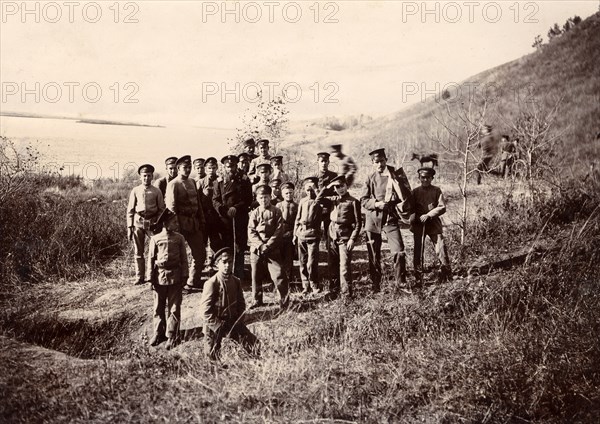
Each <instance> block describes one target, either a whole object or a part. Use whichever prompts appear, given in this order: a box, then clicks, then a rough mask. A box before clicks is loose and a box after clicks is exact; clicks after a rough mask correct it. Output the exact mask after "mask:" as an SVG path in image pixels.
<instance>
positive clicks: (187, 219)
mask: <svg viewBox="0 0 600 424" xmlns="http://www.w3.org/2000/svg"><path fill="white" fill-rule="evenodd" d="M165 203H166V205H167V208H169V210H170V211H171V212H173V213H175V214H176V215H177V222H178V224H179V231H180V232H189V233H195V232H196V231H201V230H202V229H203V228H204V224H205V220H204V211H203V210H202V205H201V203H200V196H199V194H198V189H197V187H196V181H194V180H193V179H192V178H185V179H184V178H183V177H182V176H181V175H178V176H177V178H174V179H173V180H172V181H171V182H170V183H169V184H167V193H166V196H165Z"/></svg>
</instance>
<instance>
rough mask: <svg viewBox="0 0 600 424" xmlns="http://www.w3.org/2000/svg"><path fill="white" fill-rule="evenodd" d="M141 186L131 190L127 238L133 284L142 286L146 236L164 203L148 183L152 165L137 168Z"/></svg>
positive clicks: (157, 190)
mask: <svg viewBox="0 0 600 424" xmlns="http://www.w3.org/2000/svg"><path fill="white" fill-rule="evenodd" d="M138 174H139V176H140V179H141V180H142V184H140V185H139V186H137V187H135V188H134V189H133V190H131V193H130V194H129V203H128V205H127V238H129V240H133V246H134V249H133V252H134V255H135V280H134V284H144V269H145V267H146V265H145V262H144V245H145V243H146V236H148V237H152V235H153V232H152V231H151V227H152V226H153V225H154V223H155V222H156V220H157V219H158V217H159V216H160V214H161V213H162V211H164V210H165V202H164V200H163V195H162V193H161V192H160V190H159V189H158V188H156V187H154V186H152V185H151V184H150V183H151V182H152V177H153V176H154V167H153V166H152V165H148V164H146V165H142V166H140V167H139V168H138Z"/></svg>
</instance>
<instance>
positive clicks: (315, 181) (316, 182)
mask: <svg viewBox="0 0 600 424" xmlns="http://www.w3.org/2000/svg"><path fill="white" fill-rule="evenodd" d="M307 183H313V184H314V185H319V179H318V178H317V177H306V178H305V179H303V180H302V184H307Z"/></svg>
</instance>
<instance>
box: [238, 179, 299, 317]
mask: <svg viewBox="0 0 600 424" xmlns="http://www.w3.org/2000/svg"><path fill="white" fill-rule="evenodd" d="M256 201H257V202H258V207H257V208H256V209H254V210H253V211H252V212H250V218H249V220H248V243H249V245H250V266H251V268H252V297H253V303H252V305H250V308H257V307H260V306H263V305H264V304H263V293H262V283H263V279H264V269H265V267H266V268H268V270H269V274H270V276H271V278H272V279H273V281H274V282H275V286H276V288H277V292H278V293H279V305H280V307H281V308H282V309H283V308H286V307H287V306H288V302H289V297H288V280H287V277H286V275H285V272H284V270H283V267H282V259H281V240H282V236H283V216H282V215H281V211H280V210H279V209H277V208H276V207H275V206H273V205H272V204H271V187H269V186H268V185H263V186H260V187H258V188H257V189H256Z"/></svg>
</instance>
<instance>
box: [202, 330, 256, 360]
mask: <svg viewBox="0 0 600 424" xmlns="http://www.w3.org/2000/svg"><path fill="white" fill-rule="evenodd" d="M203 332H204V353H205V354H206V355H207V356H208V357H209V358H210V359H218V358H219V353H220V351H221V341H222V340H223V337H225V336H229V337H231V338H232V339H233V340H235V341H236V342H238V343H240V344H241V345H242V347H243V348H244V349H245V350H246V351H247V352H248V353H250V354H254V355H259V351H258V339H257V338H256V336H255V335H254V334H252V332H251V331H250V330H248V327H246V325H245V324H242V323H240V322H238V323H235V324H229V323H226V324H225V325H222V326H221V327H220V328H219V329H218V330H217V331H213V330H211V329H210V328H208V326H206V325H205V326H204V328H203Z"/></svg>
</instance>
